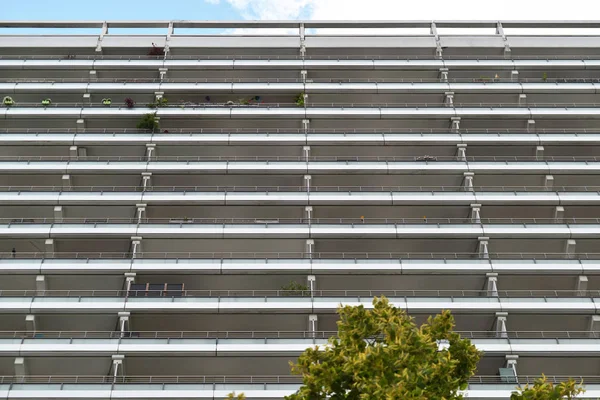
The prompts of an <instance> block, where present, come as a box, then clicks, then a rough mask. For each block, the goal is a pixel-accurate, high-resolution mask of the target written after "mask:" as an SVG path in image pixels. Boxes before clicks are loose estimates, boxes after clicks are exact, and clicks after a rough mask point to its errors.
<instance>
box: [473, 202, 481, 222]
mask: <svg viewBox="0 0 600 400" xmlns="http://www.w3.org/2000/svg"><path fill="white" fill-rule="evenodd" d="M470 214H471V223H472V224H480V223H481V204H471V213H470Z"/></svg>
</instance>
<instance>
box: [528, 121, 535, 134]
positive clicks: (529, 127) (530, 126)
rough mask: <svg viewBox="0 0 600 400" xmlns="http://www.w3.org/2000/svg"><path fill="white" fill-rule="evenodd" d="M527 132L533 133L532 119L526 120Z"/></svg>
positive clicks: (533, 123)
mask: <svg viewBox="0 0 600 400" xmlns="http://www.w3.org/2000/svg"><path fill="white" fill-rule="evenodd" d="M527 132H535V120H534V119H528V120H527Z"/></svg>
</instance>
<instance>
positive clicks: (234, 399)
mask: <svg viewBox="0 0 600 400" xmlns="http://www.w3.org/2000/svg"><path fill="white" fill-rule="evenodd" d="M225 400H246V395H245V394H244V393H240V394H238V395H236V394H235V392H231V393H229V394H228V395H227V397H226V398H225Z"/></svg>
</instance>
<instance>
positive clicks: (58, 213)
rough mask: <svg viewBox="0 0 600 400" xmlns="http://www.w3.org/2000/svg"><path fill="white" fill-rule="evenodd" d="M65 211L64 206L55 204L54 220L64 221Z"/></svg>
mask: <svg viewBox="0 0 600 400" xmlns="http://www.w3.org/2000/svg"><path fill="white" fill-rule="evenodd" d="M63 218H64V211H63V207H62V206H54V222H58V223H62V222H63Z"/></svg>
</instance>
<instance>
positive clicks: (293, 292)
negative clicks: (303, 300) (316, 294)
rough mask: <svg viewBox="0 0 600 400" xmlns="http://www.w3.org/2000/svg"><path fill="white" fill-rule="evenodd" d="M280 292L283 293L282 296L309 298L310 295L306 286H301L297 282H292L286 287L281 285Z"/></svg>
mask: <svg viewBox="0 0 600 400" xmlns="http://www.w3.org/2000/svg"><path fill="white" fill-rule="evenodd" d="M281 290H283V292H282V293H281V295H282V296H309V295H310V291H309V289H308V286H306V285H303V284H301V283H298V282H294V281H292V282H290V283H288V284H287V285H283V286H282V287H281Z"/></svg>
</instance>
